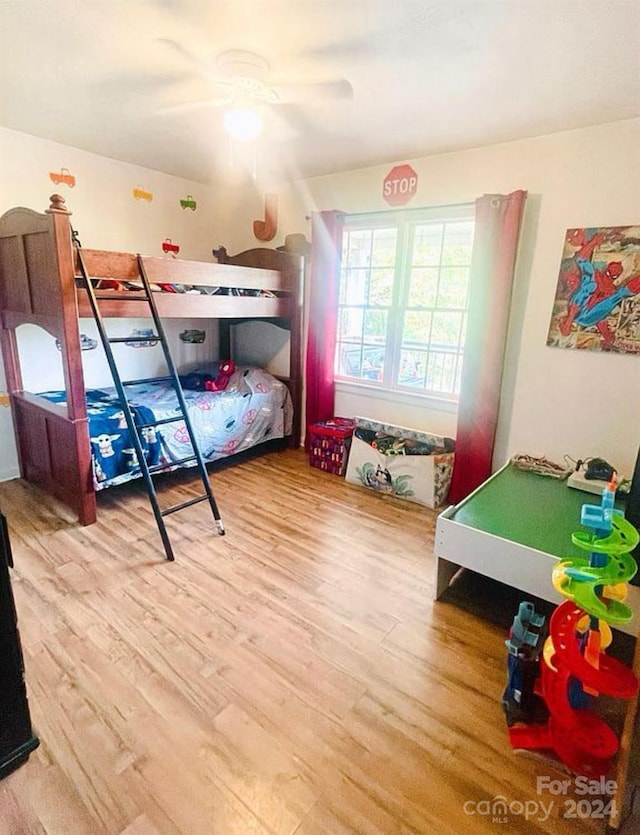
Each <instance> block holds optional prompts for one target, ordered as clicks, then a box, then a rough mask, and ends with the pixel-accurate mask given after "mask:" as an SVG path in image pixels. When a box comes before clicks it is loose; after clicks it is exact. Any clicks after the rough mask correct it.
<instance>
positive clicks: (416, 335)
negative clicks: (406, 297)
mask: <svg viewBox="0 0 640 835" xmlns="http://www.w3.org/2000/svg"><path fill="white" fill-rule="evenodd" d="M431 320H432V314H431V313H428V312H422V311H419V310H407V311H406V313H405V314H404V329H403V331H402V346H403V348H408V347H409V346H411V347H417V346H418V345H420V346H424V347H425V348H426V347H428V345H429V337H430V334H431Z"/></svg>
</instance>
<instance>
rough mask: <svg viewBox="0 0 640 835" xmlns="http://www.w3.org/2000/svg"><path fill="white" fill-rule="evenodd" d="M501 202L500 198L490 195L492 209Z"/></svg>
mask: <svg viewBox="0 0 640 835" xmlns="http://www.w3.org/2000/svg"><path fill="white" fill-rule="evenodd" d="M501 203H502V201H501V200H500V198H499V197H492V198H491V208H492V209H499V208H500V204H501Z"/></svg>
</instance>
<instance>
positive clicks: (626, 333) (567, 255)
mask: <svg viewBox="0 0 640 835" xmlns="http://www.w3.org/2000/svg"><path fill="white" fill-rule="evenodd" d="M547 345H554V346H556V347H559V348H581V349H588V350H592V351H615V352H618V353H624V354H640V226H611V227H605V228H600V229H568V230H567V234H566V236H565V240H564V250H563V253H562V263H561V264H560V275H559V276H558V286H557V288H556V297H555V300H554V303H553V313H552V315H551V324H550V326H549V336H548V337H547Z"/></svg>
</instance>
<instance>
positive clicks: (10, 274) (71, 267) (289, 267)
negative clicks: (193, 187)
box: [0, 195, 303, 525]
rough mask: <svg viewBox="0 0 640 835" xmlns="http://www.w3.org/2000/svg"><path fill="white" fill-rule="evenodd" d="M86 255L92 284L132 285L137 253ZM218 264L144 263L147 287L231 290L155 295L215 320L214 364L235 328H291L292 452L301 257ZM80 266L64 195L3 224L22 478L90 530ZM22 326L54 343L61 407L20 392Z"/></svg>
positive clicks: (165, 309)
mask: <svg viewBox="0 0 640 835" xmlns="http://www.w3.org/2000/svg"><path fill="white" fill-rule="evenodd" d="M82 254H83V258H84V262H85V264H86V266H87V268H88V272H89V275H90V276H91V277H92V279H109V278H118V279H123V278H127V279H130V280H131V281H135V280H136V279H137V278H138V276H139V273H138V263H137V256H136V255H135V254H131V253H122V252H107V251H100V250H91V249H84V248H83V249H82ZM218 259H219V261H220V260H224V263H217V264H216V263H206V262H199V261H185V260H177V259H168V258H145V259H144V262H145V268H146V271H147V274H148V277H149V280H150V281H151V282H154V283H167V284H179V285H180V284H181V285H191V286H198V287H205V288H211V287H217V288H228V293H229V294H228V295H190V294H176V293H163V292H157V293H154V299H155V300H156V304H157V307H158V311H159V313H160V315H161V317H162V318H167V319H168V318H190V319H193V318H203V319H216V320H218V329H219V352H218V357H219V358H231V348H232V339H231V329H232V327H233V325H235V324H239V323H241V322H245V321H247V320H255V319H259V320H262V321H267V322H271V323H273V324H275V325H277V326H279V327H284V328H287V329H288V330H289V332H290V339H289V344H290V353H289V375H288V377H286V378H280V379H282V380H283V381H284V382H285V383H286V385H287V387H288V388H289V391H290V393H291V398H292V401H293V414H294V419H293V420H294V424H293V434H292V436H291V438H290V440H289V442H290V443H291V444H292V445H295V446H298V445H299V443H300V405H301V393H302V386H301V325H302V309H301V304H302V275H303V264H302V260H303V259H302V258H301V257H300V256H299V255H294V254H291V253H288V252H282V251H278V250H269V249H251V250H248V251H246V252H243V253H241V254H239V255H236V256H234V257H228V256H227V255H226V252H225V251H224V250H220V251H219V254H218ZM77 261H78V259H77V248H76V246H75V245H74V243H73V240H72V227H71V223H70V212H69V211H68V210H67V208H66V206H65V201H64V198H63V197H61V196H60V195H53V196H52V197H51V205H50V206H49V208H48V209H47V210H46V211H45V212H44V213H38V212H35V211H32V210H31V209H25V208H15V209H11V210H10V211H8V212H7V213H6V214H4V215H3V216H2V217H1V218H0V338H1V343H2V355H3V358H4V367H5V374H6V380H7V389H8V392H9V395H10V401H11V408H12V415H13V422H14V427H15V432H16V440H17V446H18V456H19V462H20V474H21V476H22V478H24V479H26V480H27V481H31V482H35V483H37V484H39V485H40V486H41V487H43V488H44V489H45V490H47V491H48V492H50V493H52V494H53V495H54V496H55V497H56V498H58V499H59V500H60V501H62V502H63V503H65V504H67V505H68V506H69V507H70V508H71V509H73V510H74V511H75V512H76V513H77V514H78V517H79V520H80V522H81V524H83V525H89V524H92V523H93V522H95V520H96V495H95V491H94V485H93V478H92V456H91V444H90V438H89V430H88V417H87V406H86V397H85V384H84V375H83V368H82V359H81V339H80V329H79V323H78V319H79V318H83V317H91V318H92V313H91V309H90V307H89V303H88V298H87V292H86V290H85V289H83V287H82V286H81V282H80V280H79V275H80V272H79V267H78V263H77ZM256 291H257V292H260V291H262V292H261V294H260V295H257V294H255V293H256ZM264 291H269V292H266V293H265V292H264ZM237 293H240V294H242V293H245V294H246V293H254V294H253V295H251V294H248V295H237ZM125 295H126V301H125V300H124V297H125ZM100 296H101V302H100V309H101V311H102V314H103V316H104V317H122V318H135V317H140V316H148V305H147V304H146V303H145V302H144V301H143V300H140V302H138V301H137V300H135V296H134V297H132V291H130V290H125V291H123V290H115V289H114V290H102V289H101V290H100ZM28 323H29V324H35V325H38V326H40V327H41V328H43V329H44V330H46V331H47V332H48V333H50V334H51V335H52V336H54V337H55V338H57V339H58V340H59V342H60V347H61V356H62V369H63V375H64V385H65V391H66V405H60V404H56V403H52V402H51V401H50V400H47V399H45V398H44V397H41V396H39V395H37V394H34V393H32V392H28V391H25V390H24V386H23V382H22V374H21V370H20V357H19V351H18V340H17V337H16V328H17V327H18V326H20V325H22V324H28Z"/></svg>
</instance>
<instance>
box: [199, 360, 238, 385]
mask: <svg viewBox="0 0 640 835" xmlns="http://www.w3.org/2000/svg"><path fill="white" fill-rule="evenodd" d="M235 370H236V364H235V363H234V361H233V360H220V365H219V367H218V376H217V377H216V378H215V380H207V381H206V382H205V384H204V387H205V390H206V391H224V390H225V389H226V387H227V386H228V385H229V380H230V379H231V375H232V374H233V372H234V371H235Z"/></svg>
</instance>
